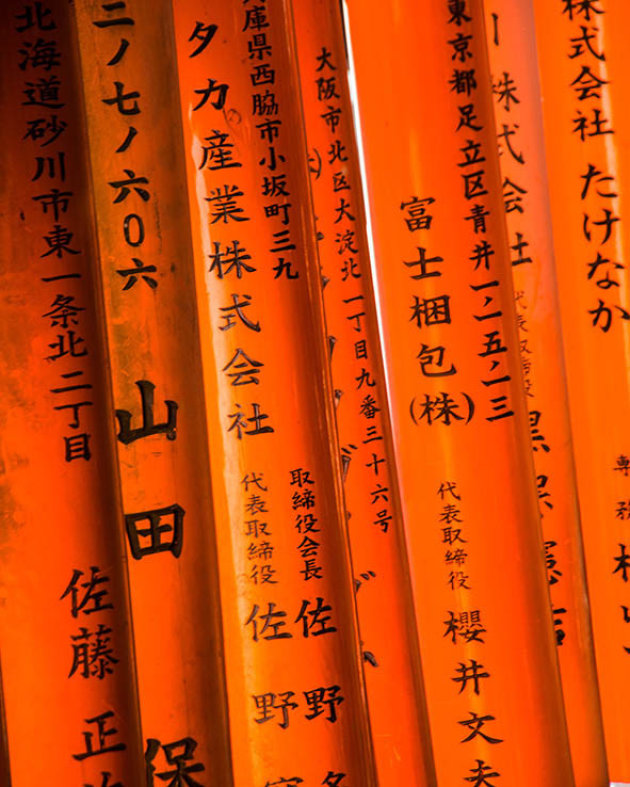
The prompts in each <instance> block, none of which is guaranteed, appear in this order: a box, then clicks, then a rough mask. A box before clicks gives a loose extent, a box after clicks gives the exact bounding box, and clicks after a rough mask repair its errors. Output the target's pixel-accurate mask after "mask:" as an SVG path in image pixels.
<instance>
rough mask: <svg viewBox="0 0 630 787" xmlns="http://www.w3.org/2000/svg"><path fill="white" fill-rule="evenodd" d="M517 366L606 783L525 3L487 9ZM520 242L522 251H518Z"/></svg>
mask: <svg viewBox="0 0 630 787" xmlns="http://www.w3.org/2000/svg"><path fill="white" fill-rule="evenodd" d="M485 10H486V28H487V36H488V52H489V56H490V66H491V70H492V81H493V93H494V99H495V116H496V128H497V135H498V139H499V150H500V163H501V177H502V186H503V195H504V204H505V209H506V219H507V225H508V236H509V242H510V249H511V252H512V274H513V277H514V292H515V301H516V312H517V323H518V326H519V339H520V349H521V362H522V368H523V378H524V380H525V390H526V394H527V407H528V410H529V418H530V429H531V436H532V446H533V449H534V465H535V468H536V478H537V485H538V494H539V505H540V511H541V518H542V526H543V535H544V539H545V557H546V560H547V578H548V581H549V592H550V596H551V603H552V612H553V619H554V628H555V631H556V642H557V645H558V658H559V660H560V672H561V677H562V688H563V696H564V704H565V710H566V715H567V725H568V728H569V741H570V744H571V758H572V761H573V770H574V774H575V782H576V785H584V787H591V786H592V787H594V786H595V785H601V786H603V785H607V784H608V773H607V766H606V750H605V746H604V734H603V727H602V719H601V708H600V704H599V692H598V684H597V674H596V670H595V654H594V651H593V635H592V630H591V621H590V613H589V607H588V602H587V598H588V596H587V587H586V577H585V572H584V555H583V548H582V533H581V528H580V519H579V508H578V498H577V487H576V480H575V466H574V460H573V444H572V438H571V426H570V422H569V409H568V400H567V391H566V375H565V369H564V357H563V348H562V336H561V326H560V305H559V300H558V292H557V283H556V275H555V268H554V254H553V235H552V228H551V216H550V211H549V196H548V183H547V176H546V162H545V150H544V140H543V127H542V108H541V103H540V86H539V80H538V63H537V57H536V40H535V30H534V14H533V8H532V6H531V3H529V2H513V0H510V2H501V1H500V0H490V2H487V3H486V9H485ZM521 244H524V245H521Z"/></svg>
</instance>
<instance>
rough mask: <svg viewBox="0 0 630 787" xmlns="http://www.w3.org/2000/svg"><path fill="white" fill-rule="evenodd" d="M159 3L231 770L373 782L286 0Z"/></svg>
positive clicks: (256, 783)
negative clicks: (201, 355)
mask: <svg viewBox="0 0 630 787" xmlns="http://www.w3.org/2000/svg"><path fill="white" fill-rule="evenodd" d="M173 7H174V11H175V27H176V39H177V47H178V61H179V69H180V92H181V100H182V114H183V118H184V132H185V148H186V150H188V151H190V154H189V156H188V162H187V165H188V178H189V197H190V202H191V207H192V222H193V237H194V245H195V255H196V262H197V274H198V292H199V295H200V298H199V315H200V320H201V325H202V333H203V335H204V344H203V347H204V351H205V361H206V365H205V381H206V386H207V404H208V418H209V428H210V443H211V452H212V467H213V469H214V468H217V473H216V477H213V483H214V490H215V505H216V515H217V522H218V523H220V526H221V530H220V539H219V544H220V561H221V576H222V595H223V603H224V617H225V636H226V649H227V659H228V663H229V664H230V670H229V673H228V692H229V697H230V721H231V729H232V740H233V745H234V763H235V766H234V767H235V780H236V782H237V783H238V784H243V785H252V786H253V787H272V785H273V787H275V786H276V785H281V784H282V785H285V784H286V785H296V786H297V785H300V784H317V785H328V787H346V785H347V786H348V787H350V785H353V784H355V783H356V784H362V785H372V784H374V775H373V765H372V761H371V749H370V742H369V732H368V729H367V714H366V709H365V705H364V698H363V689H362V684H361V672H360V661H359V659H360V652H359V646H358V638H357V634H356V623H355V619H354V598H353V593H352V574H351V569H350V564H349V556H348V551H347V544H346V542H345V537H344V528H343V520H342V514H341V510H342V509H341V500H340V480H339V479H338V478H337V477H336V475H335V469H336V467H335V464H334V459H335V454H334V451H335V450H336V448H335V444H334V442H333V439H332V437H331V436H330V435H331V434H332V433H331V425H332V417H333V416H332V412H331V410H332V407H331V405H332V392H331V390H330V383H329V380H328V378H327V375H326V363H327V358H326V348H325V336H324V329H323V322H322V311H321V310H322V307H321V292H320V287H321V285H320V280H319V271H318V269H317V263H316V254H315V238H314V231H313V219H312V214H311V206H310V194H309V190H308V169H307V158H306V148H305V144H304V137H303V125H302V119H301V115H300V111H299V93H298V81H297V69H296V62H295V51H294V44H293V40H292V38H291V33H292V29H291V18H290V15H289V7H288V4H287V3H286V2H280V3H278V2H269V1H268V0H261V1H260V2H250V1H249V0H232V1H231V2H225V3H221V4H216V3H213V2H210V1H209V0H190V2H186V3H175V4H174V6H173ZM327 397H330V398H329V399H328V398H327Z"/></svg>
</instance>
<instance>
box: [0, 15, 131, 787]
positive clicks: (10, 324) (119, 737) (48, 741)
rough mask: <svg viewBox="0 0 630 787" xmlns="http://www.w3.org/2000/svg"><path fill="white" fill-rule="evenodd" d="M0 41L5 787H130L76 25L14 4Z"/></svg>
mask: <svg viewBox="0 0 630 787" xmlns="http://www.w3.org/2000/svg"><path fill="white" fill-rule="evenodd" d="M0 30H1V31H2V32H1V36H2V44H1V46H0V70H1V71H2V74H3V79H2V80H1V86H0V107H1V110H2V115H3V117H4V118H5V122H4V123H3V124H2V128H1V129H0V140H1V145H2V149H3V151H5V153H6V160H5V163H4V166H3V177H2V184H1V186H0V216H1V219H0V244H1V247H2V250H3V257H2V263H0V280H1V286H0V292H1V293H2V295H1V299H2V307H1V310H0V311H1V313H2V320H1V321H0V330H1V333H2V340H1V346H2V350H1V351H0V370H1V373H0V379H1V383H0V389H1V392H2V401H3V407H2V412H1V415H0V434H1V437H0V441H1V443H2V457H3V463H2V464H3V472H2V480H1V482H0V483H1V494H2V499H3V505H2V514H1V525H0V533H1V534H2V535H1V536H0V539H1V543H2V549H1V555H2V557H1V564H2V568H1V570H0V577H1V589H0V595H1V596H2V608H1V611H0V640H1V642H2V682H3V689H4V703H3V704H4V712H5V714H6V722H7V743H8V760H9V765H10V769H11V778H12V783H13V784H14V785H16V787H20V786H21V785H24V787H26V785H35V784H43V783H46V782H47V781H48V782H49V781H51V779H52V780H53V781H56V782H60V783H63V784H68V785H76V787H80V786H81V785H90V786H92V787H114V785H119V786H120V787H123V785H127V787H132V785H136V784H138V783H140V780H141V779H142V776H143V773H144V767H143V758H142V748H141V740H140V725H139V717H138V708H137V694H136V684H135V674H134V655H133V650H132V642H131V618H130V609H129V599H128V594H127V577H126V572H125V569H124V545H123V542H122V532H121V528H122V517H121V514H120V496H119V486H118V484H119V480H118V476H117V473H116V470H115V468H116V464H115V449H114V432H113V427H112V421H113V410H112V406H111V401H110V397H109V383H108V378H107V360H106V353H105V350H104V345H103V341H102V329H101V324H100V320H101V317H102V315H101V311H100V303H99V301H98V298H97V297H95V296H96V295H97V293H98V285H97V278H96V275H95V274H96V262H95V260H96V256H95V247H94V237H93V224H92V218H91V213H90V193H89V185H88V177H87V171H86V167H85V160H84V157H83V145H84V142H85V140H84V134H83V125H82V115H81V106H80V101H79V100H78V85H79V79H80V76H79V71H78V64H77V61H76V57H75V51H74V47H73V40H72V29H71V19H70V15H69V11H68V8H67V6H66V4H65V3H63V2H59V0H49V2H46V3H43V2H34V3H25V2H19V0H11V2H7V3H5V4H3V6H2V9H1V10H0ZM3 726H4V724H3ZM3 783H5V782H3Z"/></svg>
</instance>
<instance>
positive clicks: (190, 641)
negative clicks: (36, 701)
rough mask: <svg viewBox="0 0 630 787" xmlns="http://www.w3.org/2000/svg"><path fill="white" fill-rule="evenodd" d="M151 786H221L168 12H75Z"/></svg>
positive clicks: (207, 503) (224, 745) (195, 338)
mask: <svg viewBox="0 0 630 787" xmlns="http://www.w3.org/2000/svg"><path fill="white" fill-rule="evenodd" d="M75 8H76V18H77V25H78V37H79V44H80V50H81V62H82V68H83V83H84V94H85V105H86V111H87V121H88V131H89V145H90V161H91V167H92V178H93V188H94V199H95V209H96V218H97V226H98V241H99V247H100V251H101V264H102V277H103V282H104V289H105V311H106V317H107V333H108V339H109V345H110V352H111V359H112V377H113V386H114V401H115V404H116V407H117V408H118V409H117V410H116V419H117V428H118V432H117V437H118V456H119V462H120V468H121V473H122V491H123V505H124V513H125V530H126V535H127V543H128V548H129V549H128V559H129V571H130V582H131V600H132V605H133V614H134V634H135V641H136V650H137V659H138V675H139V689H140V706H141V713H142V726H143V733H144V738H145V739H146V750H145V758H146V761H147V773H148V776H149V777H150V779H152V780H154V781H155V783H158V780H160V779H161V780H166V779H167V778H168V774H169V773H171V772H172V771H173V765H174V764H177V767H178V768H180V767H181V768H183V767H184V765H183V763H185V767H186V768H187V769H191V770H190V772H191V773H194V774H195V778H196V779H197V780H198V781H201V782H206V783H211V784H220V785H229V784H230V783H231V763H230V747H229V739H228V726H227V713H226V710H227V708H226V696H225V685H224V674H223V670H224V665H223V652H222V637H221V628H220V600H219V585H218V577H217V561H216V544H215V534H214V524H213V518H212V497H211V491H210V473H209V459H208V446H207V437H206V422H205V407H204V400H203V390H202V381H201V356H200V348H199V335H198V330H197V321H196V319H195V311H194V302H195V288H194V278H193V276H194V274H193V267H192V250H191V240H190V222H189V216H188V208H187V205H186V200H185V199H184V198H183V195H184V194H185V188H186V185H185V169H184V156H183V150H182V137H181V123H180V120H179V107H178V102H177V76H176V68H175V63H176V61H175V52H174V46H173V30H172V20H171V10H170V4H169V3H168V2H159V3H155V2H152V1H149V0H135V2H133V3H129V4H128V5H126V6H125V5H123V4H118V3H109V4H108V3H105V4H101V3H99V2H96V1H94V2H84V3H79V4H77V5H76V7H75Z"/></svg>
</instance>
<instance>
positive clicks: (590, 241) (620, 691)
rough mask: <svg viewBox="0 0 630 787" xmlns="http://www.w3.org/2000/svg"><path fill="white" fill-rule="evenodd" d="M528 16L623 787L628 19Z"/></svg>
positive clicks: (598, 646) (629, 391)
mask: <svg viewBox="0 0 630 787" xmlns="http://www.w3.org/2000/svg"><path fill="white" fill-rule="evenodd" d="M534 8H535V12H536V32H537V37H538V50H539V62H540V79H541V88H542V96H543V117H544V122H545V140H546V146H547V167H548V173H549V194H550V200H551V214H552V219H553V226H554V242H555V255H556V265H557V276H558V283H559V292H560V310H561V315H562V323H563V329H564V339H565V351H566V363H567V378H568V385H569V404H570V409H571V420H572V427H573V444H574V447H575V460H576V467H577V477H578V494H579V500H580V510H581V517H582V529H583V536H584V550H585V559H586V570H587V578H588V585H589V595H590V600H591V612H592V619H593V634H594V641H595V655H596V659H597V665H598V677H599V685H600V694H601V703H602V712H603V720H604V732H605V738H606V749H607V753H608V763H609V771H610V778H611V779H612V781H613V782H626V783H630V729H629V728H628V723H627V713H626V709H627V707H628V703H629V702H630V686H629V685H628V681H627V673H628V666H629V665H630V625H629V621H630V614H629V610H630V592H629V591H628V581H629V580H630V574H629V572H630V558H628V554H629V550H630V539H629V538H628V530H627V528H628V524H627V522H628V520H630V502H629V501H630V458H629V457H630V429H629V426H630V417H629V415H628V413H629V409H630V408H629V405H630V384H629V380H628V347H629V346H630V294H629V290H628V283H629V279H628V262H629V260H630V255H629V249H628V234H627V232H626V231H625V228H626V227H627V224H626V222H628V221H629V217H628V214H627V212H626V211H624V194H625V192H624V190H623V183H624V177H627V176H628V173H630V168H629V165H630V161H629V160H628V154H627V148H628V141H629V140H630V118H629V117H628V109H627V107H628V101H629V99H630V89H629V88H628V81H627V69H628V66H627V59H628V45H627V36H626V30H627V26H628V23H629V22H630V8H629V7H628V4H627V3H625V2H623V1H621V2H615V1H614V0H613V1H612V2H611V1H610V0H598V2H582V3H575V2H553V3H544V2H535V3H534Z"/></svg>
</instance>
